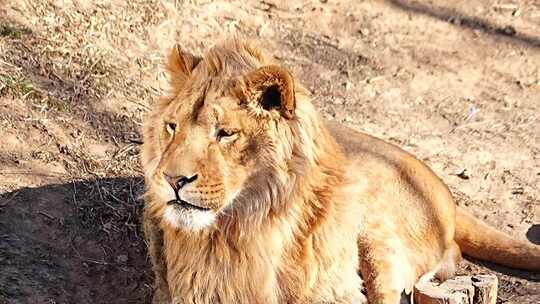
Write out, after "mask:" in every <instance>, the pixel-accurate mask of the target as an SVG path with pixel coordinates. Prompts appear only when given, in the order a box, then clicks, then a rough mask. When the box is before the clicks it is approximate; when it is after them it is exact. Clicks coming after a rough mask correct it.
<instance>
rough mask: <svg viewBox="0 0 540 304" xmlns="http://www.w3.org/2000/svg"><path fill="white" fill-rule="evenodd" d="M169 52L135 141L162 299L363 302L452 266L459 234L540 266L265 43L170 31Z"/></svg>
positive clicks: (487, 256) (494, 254)
mask: <svg viewBox="0 0 540 304" xmlns="http://www.w3.org/2000/svg"><path fill="white" fill-rule="evenodd" d="M168 68H169V72H170V76H171V85H172V88H173V91H172V95H171V96H170V97H167V98H163V99H162V100H161V101H160V102H159V103H158V104H157V105H156V106H155V109H154V110H153V111H152V112H151V113H150V114H149V117H148V118H147V120H146V122H145V126H144V146H143V151H142V164H143V166H144V172H145V177H146V188H147V192H146V205H145V219H144V228H145V232H146V237H147V240H148V245H149V251H150V256H151V259H152V263H153V268H154V271H155V276H156V286H155V287H156V291H155V295H154V302H155V303H170V302H173V303H365V302H366V299H365V298H364V296H363V294H362V291H363V288H364V287H365V289H366V292H367V293H366V294H367V299H368V301H369V302H370V303H392V304H394V303H399V301H400V294H401V293H402V292H403V291H405V292H410V291H411V289H412V287H413V284H414V283H415V282H416V281H418V280H419V279H420V278H425V277H428V276H431V275H435V276H437V277H439V278H441V279H446V278H448V277H449V276H452V275H453V271H454V265H455V262H456V261H457V260H458V259H459V258H460V249H459V248H461V250H463V251H464V252H465V253H466V254H468V255H470V256H473V257H476V258H478V259H483V260H488V261H493V262H496V263H500V264H504V265H508V266H511V267H517V268H524V269H531V270H539V269H540V246H535V245H532V244H529V243H526V242H521V241H517V240H514V239H512V238H510V237H508V236H507V235H505V234H503V233H501V232H499V231H497V230H495V229H494V228H491V227H489V226H487V225H486V224H484V223H483V222H481V221H479V220H477V219H475V218H473V217H472V216H470V215H469V214H468V213H466V212H465V211H464V210H462V209H461V208H457V209H456V207H455V204H454V202H453V200H452V196H451V194H450V192H449V191H448V188H447V187H446V186H445V185H444V184H443V183H442V181H441V180H440V179H439V178H438V177H437V176H435V174H434V173H433V172H432V171H431V170H430V169H429V168H428V167H427V166H426V165H424V164H423V163H422V162H420V161H419V160H417V159H416V158H414V157H413V156H411V155H410V154H408V153H406V152H404V151H402V150H400V149H399V148H397V147H394V146H392V145H390V144H388V143H385V142H383V141H381V140H379V139H376V138H373V137H370V136H368V135H365V134H361V133H357V132H355V131H352V130H349V129H345V128H342V127H340V126H338V125H335V124H331V123H326V122H324V121H323V120H321V118H320V117H319V114H318V113H317V110H316V109H315V107H314V106H313V105H312V103H311V102H310V97H309V94H308V92H307V91H306V90H305V89H304V88H303V87H302V86H301V85H300V84H299V83H298V82H297V81H295V79H294V78H293V77H292V75H291V73H289V72H288V71H287V70H286V69H284V68H282V67H279V66H277V65H274V64H272V63H270V62H269V61H268V60H267V59H266V58H265V57H264V56H263V55H262V53H261V52H260V51H259V50H258V49H257V48H256V47H254V46H252V45H250V44H248V43H245V42H242V41H240V40H238V39H231V40H228V41H225V42H222V43H220V44H218V45H216V46H214V47H213V48H212V49H210V50H209V51H208V52H207V53H206V55H205V56H204V57H202V58H200V57H196V56H193V55H190V54H188V53H186V52H184V51H182V50H181V49H180V48H179V47H175V48H174V50H173V51H172V52H171V54H170V56H169V62H168ZM458 246H459V247H458ZM358 271H359V272H360V275H359V274H358ZM361 278H362V279H363V282H362V280H361Z"/></svg>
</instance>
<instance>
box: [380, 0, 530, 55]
mask: <svg viewBox="0 0 540 304" xmlns="http://www.w3.org/2000/svg"><path fill="white" fill-rule="evenodd" d="M387 2H388V3H389V4H390V5H392V6H395V7H397V8H399V9H402V10H405V11H408V12H411V13H416V14H421V15H425V16H429V17H431V18H435V19H439V20H441V21H445V22H449V23H451V24H454V25H456V26H461V27H465V28H470V29H474V30H480V31H482V32H484V33H487V34H490V35H495V36H499V37H503V38H505V39H508V41H509V42H514V43H520V44H525V45H528V46H532V47H537V48H540V38H539V37H534V36H531V35H527V34H525V33H520V32H519V31H517V30H516V29H515V28H514V27H513V26H511V25H506V26H499V25H496V24H494V23H491V22H489V21H486V20H483V19H481V18H478V17H471V16H467V15H465V14H463V13H460V12H458V11H456V10H454V9H450V8H445V7H440V6H435V5H428V4H423V3H417V2H413V1H408V0H387Z"/></svg>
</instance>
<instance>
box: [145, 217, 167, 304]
mask: <svg viewBox="0 0 540 304" xmlns="http://www.w3.org/2000/svg"><path fill="white" fill-rule="evenodd" d="M143 227H144V236H145V239H146V242H147V244H148V255H149V256H150V260H151V262H152V270H153V271H154V276H155V281H154V282H155V283H154V288H155V293H154V297H153V300H152V303H154V304H158V303H159V304H165V303H170V302H171V296H170V293H169V284H168V283H167V265H166V263H165V257H164V251H163V250H164V249H163V231H161V229H160V228H159V226H158V224H157V222H156V220H155V219H154V218H153V217H152V216H151V215H150V214H148V212H147V211H146V210H145V212H144V214H143Z"/></svg>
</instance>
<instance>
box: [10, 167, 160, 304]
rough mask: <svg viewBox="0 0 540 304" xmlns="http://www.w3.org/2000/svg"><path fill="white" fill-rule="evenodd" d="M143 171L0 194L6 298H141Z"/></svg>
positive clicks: (144, 273)
mask: <svg viewBox="0 0 540 304" xmlns="http://www.w3.org/2000/svg"><path fill="white" fill-rule="evenodd" d="M142 187H143V181H142V178H138V177H128V178H105V179H96V180H85V181H79V182H73V183H67V184H57V185H47V186H43V187H37V188H22V189H19V190H16V191H13V192H9V193H3V194H0V231H1V235H0V264H1V265H2V267H1V268H2V271H0V302H1V303H144V302H148V300H149V294H150V287H149V284H150V280H151V275H150V269H149V263H148V262H147V258H146V246H145V244H144V241H143V238H142V232H141V230H140V224H139V222H140V216H141V206H142V201H141V200H139V199H138V197H139V195H140V193H141V190H142Z"/></svg>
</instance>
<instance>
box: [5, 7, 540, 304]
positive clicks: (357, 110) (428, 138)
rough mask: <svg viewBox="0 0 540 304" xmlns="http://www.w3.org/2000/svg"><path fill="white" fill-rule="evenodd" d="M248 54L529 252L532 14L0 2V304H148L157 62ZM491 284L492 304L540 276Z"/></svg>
mask: <svg viewBox="0 0 540 304" xmlns="http://www.w3.org/2000/svg"><path fill="white" fill-rule="evenodd" d="M231 33H237V34H238V35H240V36H243V37H249V38H252V39H257V40H258V41H259V44H260V45H261V47H263V48H265V49H266V50H267V51H268V53H269V54H272V55H273V57H274V58H275V60H276V61H279V62H281V63H282V64H283V65H285V66H286V67H288V68H290V69H291V70H292V71H293V73H294V74H295V75H296V76H297V77H298V78H299V79H300V80H301V81H302V82H303V83H304V84H305V85H306V86H307V87H308V88H309V89H310V90H311V91H312V92H313V95H314V96H315V97H314V98H315V99H314V102H315V103H316V104H317V105H318V107H319V108H320V110H321V112H322V113H323V115H324V116H325V117H326V118H329V119H335V120H339V121H341V122H343V123H344V124H347V125H349V126H351V127H353V128H355V129H358V130H362V131H364V132H367V133H370V134H372V135H375V136H378V137H381V138H383V139H385V140H388V141H390V142H392V143H394V144H397V145H399V146H401V147H403V148H404V149H406V150H407V151H410V152H412V153H413V154H415V155H417V156H418V158H420V159H422V160H424V161H425V162H427V163H428V164H429V165H430V166H431V167H432V168H433V169H434V171H435V172H436V173H437V174H438V175H439V176H440V177H441V178H442V179H443V180H444V181H445V182H446V183H447V184H448V185H449V186H450V188H451V190H452V192H453V193H454V195H455V197H456V198H457V201H458V203H459V204H461V205H465V206H466V207H467V209H469V210H471V211H472V212H473V213H474V214H476V215H477V216H479V217H481V218H483V219H485V220H486V221H487V222H489V223H490V224H492V225H494V226H496V227H499V228H500V229H502V230H504V231H506V232H507V233H509V234H511V235H513V236H515V237H516V238H521V239H525V238H528V239H529V240H531V241H533V242H536V243H540V225H539V224H540V188H539V187H538V185H540V131H539V129H540V114H539V113H540V3H539V2H538V1H535V0H529V1H525V0H508V1H487V0H469V1H458V0H440V1H400V0H386V1H384V0H379V1H353V0H348V1H271V0H265V1H185V2H183V1H173V2H168V1H145V0H137V1H114V0H112V1H83V0H76V1H62V0H58V1H39V0H35V1H28V0H24V1H23V0H0V303H145V302H148V300H149V295H150V292H151V287H150V285H151V279H152V277H151V273H150V270H149V262H148V260H147V258H146V251H145V245H144V242H143V240H142V237H141V229H140V222H139V218H140V214H141V212H140V210H141V205H142V200H141V199H140V194H141V192H142V188H143V182H142V178H141V176H142V173H141V168H140V165H139V163H138V153H139V146H140V140H141V139H140V134H139V129H140V126H141V123H142V119H143V117H144V114H145V113H146V112H147V110H148V107H149V106H150V105H151V104H152V102H153V101H155V100H156V98H157V97H158V96H159V95H160V94H161V93H162V92H163V90H164V88H165V87H166V86H164V80H165V77H164V74H163V68H162V63H163V62H162V60H163V54H164V52H165V51H166V50H167V49H168V48H170V47H171V46H172V45H173V43H175V42H179V43H181V44H182V46H183V47H184V48H186V49H189V50H192V51H193V52H194V53H200V52H201V51H203V50H204V49H206V48H207V47H209V46H211V45H212V44H213V43H214V41H216V39H219V38H220V37H224V36H226V35H230V34H231ZM471 272H474V273H495V274H496V275H497V276H498V277H499V279H500V289H499V299H498V303H531V304H533V303H540V274H532V273H526V272H520V271H514V270H510V269H504V268H500V267H496V266H493V265H487V264H484V265H479V264H478V263H471V262H469V261H466V262H463V264H462V267H461V270H460V273H471Z"/></svg>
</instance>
